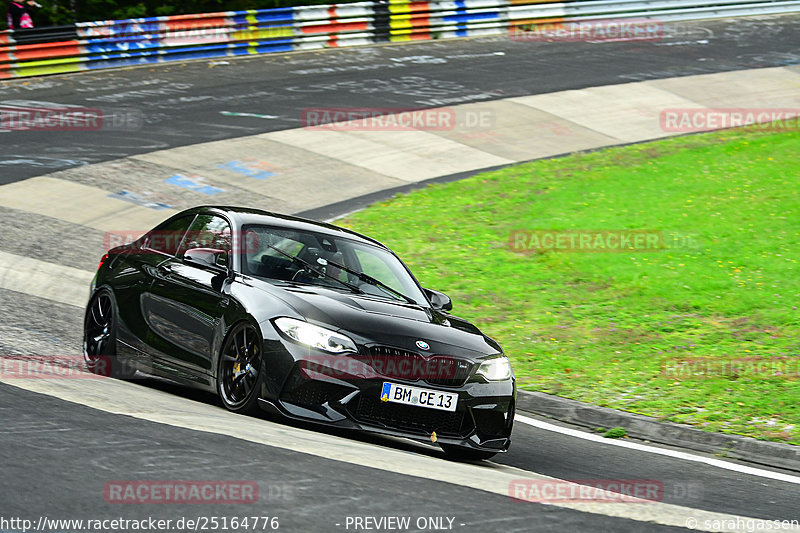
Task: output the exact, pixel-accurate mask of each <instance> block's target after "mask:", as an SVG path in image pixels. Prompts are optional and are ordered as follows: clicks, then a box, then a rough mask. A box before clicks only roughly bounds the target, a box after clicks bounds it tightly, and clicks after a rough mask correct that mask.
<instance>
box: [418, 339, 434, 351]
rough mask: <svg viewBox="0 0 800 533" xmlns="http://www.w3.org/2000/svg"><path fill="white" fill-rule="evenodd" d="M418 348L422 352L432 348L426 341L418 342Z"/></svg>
mask: <svg viewBox="0 0 800 533" xmlns="http://www.w3.org/2000/svg"><path fill="white" fill-rule="evenodd" d="M417 348H419V349H420V350H426V351H427V350H430V349H431V347H430V346H429V345H428V343H427V342H425V341H417Z"/></svg>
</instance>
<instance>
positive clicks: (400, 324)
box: [252, 280, 501, 358]
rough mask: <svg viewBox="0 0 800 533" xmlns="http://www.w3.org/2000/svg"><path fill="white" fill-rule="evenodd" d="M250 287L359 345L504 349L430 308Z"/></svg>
mask: <svg viewBox="0 0 800 533" xmlns="http://www.w3.org/2000/svg"><path fill="white" fill-rule="evenodd" d="M252 285H253V286H254V287H258V288H259V289H261V290H263V291H264V292H267V293H269V294H270V295H272V296H274V297H278V298H280V299H281V300H283V301H284V302H285V303H286V304H288V305H289V307H291V308H292V309H293V310H294V311H295V312H296V313H297V318H302V319H304V320H308V321H309V322H314V323H317V324H319V325H322V326H325V327H329V328H333V329H337V330H340V331H341V332H343V333H346V334H347V335H349V336H350V337H352V338H353V340H355V341H356V342H357V343H359V344H382V345H386V346H392V347H396V348H404V349H407V350H412V351H416V352H422V353H425V352H429V353H432V354H434V353H436V354H447V355H463V356H469V357H478V358H480V357H481V356H486V355H491V354H496V353H498V352H500V351H501V349H500V346H499V345H498V344H497V343H496V342H495V341H494V340H492V339H490V338H489V337H486V336H485V335H483V334H482V333H481V332H480V330H479V329H478V328H476V327H475V326H474V325H472V324H471V323H469V322H467V321H466V320H463V319H460V318H457V317H454V316H452V315H447V314H444V313H441V312H438V311H436V310H434V309H431V308H430V307H427V306H421V305H411V304H407V303H405V302H400V301H396V302H395V301H392V300H388V299H383V298H377V297H372V296H365V295H360V294H351V293H343V292H340V291H337V290H332V289H328V288H325V287H315V286H309V285H303V286H283V287H281V286H276V285H273V284H270V283H267V282H265V281H261V280H253V282H252ZM417 341H422V343H423V344H422V345H423V346H425V344H427V345H428V346H429V349H428V350H423V349H421V348H420V346H419V345H418V344H417Z"/></svg>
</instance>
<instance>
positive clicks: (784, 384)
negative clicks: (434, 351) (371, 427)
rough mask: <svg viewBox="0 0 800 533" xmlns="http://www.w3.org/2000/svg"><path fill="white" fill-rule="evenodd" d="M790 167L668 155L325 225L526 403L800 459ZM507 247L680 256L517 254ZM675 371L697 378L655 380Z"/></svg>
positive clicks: (791, 137)
mask: <svg viewBox="0 0 800 533" xmlns="http://www.w3.org/2000/svg"><path fill="white" fill-rule="evenodd" d="M798 155H800V132H785V133H775V132H764V131H754V130H751V129H743V130H729V131H724V132H717V133H712V134H703V135H694V136H688V137H680V138H673V139H667V140H663V141H658V142H652V143H646V144H640V145H633V146H627V147H618V148H611V149H605V150H602V151H597V152H591V153H579V154H574V155H571V156H569V157H564V158H558V159H550V160H541V161H535V162H532V163H527V164H523V165H519V166H515V167H511V168H507V169H504V170H499V171H496V172H490V173H485V174H481V175H478V176H475V177H472V178H469V179H466V180H463V181H458V182H454V183H449V184H441V185H435V186H430V187H427V188H425V189H422V190H419V191H415V192H413V193H410V194H407V195H399V196H396V197H395V198H393V199H391V200H390V201H387V202H384V203H380V204H376V205H373V206H371V207H369V208H368V209H366V210H364V211H361V212H358V213H355V214H353V215H351V216H350V217H348V218H347V219H344V220H341V221H339V222H338V223H339V224H341V225H344V226H347V227H351V228H353V229H355V230H357V231H361V232H364V233H366V234H368V235H370V236H373V237H376V238H378V239H380V240H382V241H383V242H385V243H386V244H387V245H389V246H390V247H392V248H393V249H394V250H395V251H396V252H398V254H399V255H400V256H401V257H402V258H403V259H404V260H405V261H406V262H407V263H408V264H409V265H410V266H411V268H412V270H413V271H414V272H415V274H416V275H417V276H418V278H419V279H420V281H421V282H422V284H423V285H425V286H428V287H431V288H436V289H439V290H442V291H444V292H446V293H448V294H449V295H450V296H451V297H452V298H453V301H454V305H455V308H454V311H453V312H454V313H455V314H457V315H460V316H463V317H465V318H467V319H470V320H472V321H474V322H475V323H476V324H477V325H478V326H479V327H481V329H483V331H484V332H486V333H487V334H488V335H490V336H492V337H494V338H495V339H497V340H498V341H499V342H500V343H501V344H502V345H503V347H504V349H505V351H506V353H507V354H508V355H509V357H510V358H511V359H512V362H513V365H514V369H515V372H516V375H517V378H518V384H519V385H520V386H521V387H522V388H524V389H528V390H539V391H544V392H549V393H553V394H558V395H560V396H564V397H568V398H574V399H577V400H581V401H585V402H591V403H594V404H597V405H602V406H607V407H614V408H618V409H624V410H627V411H631V412H636V413H641V414H647V415H653V416H657V417H661V418H663V419H667V420H671V421H675V422H682V423H688V424H693V425H696V426H698V427H701V428H705V429H707V430H712V431H722V432H729V433H738V434H744V435H751V436H754V437H757V438H761V439H769V440H775V441H781V442H791V443H794V444H800V427H799V426H800V401H798V400H800V381H798V375H797V374H798V372H800V348H799V347H798V346H799V345H800V309H798V307H800V272H798V262H797V261H798V256H800V253H798V247H799V246H800V239H799V238H798V236H800V215H799V214H798V209H800V192H798V191H799V190H800V187H799V185H800V157H798ZM520 229H523V230H524V229H531V230H532V229H547V230H550V229H553V230H564V229H578V230H612V231H613V230H622V229H637V230H655V231H661V232H663V233H664V235H665V236H667V238H670V237H675V239H676V240H674V241H673V240H671V241H670V243H671V244H670V247H669V248H668V249H664V250H661V251H655V252H626V253H579V252H572V253H564V252H552V251H548V252H543V253H528V254H521V253H517V252H514V251H512V250H511V249H510V247H509V235H510V234H511V232H512V231H514V230H520ZM682 361H693V362H694V364H695V366H694V367H693V368H695V370H697V371H699V370H703V369H705V373H704V374H702V375H698V374H697V372H695V373H688V372H684V373H678V374H676V373H675V372H672V373H670V372H667V371H665V369H666V368H671V367H675V366H676V365H678V366H679V365H680V364H681V362H682ZM728 361H740V362H739V363H736V364H738V365H739V366H738V367H737V366H735V365H734V366H733V367H731V366H730V364H729V365H728V366H725V364H724V363H725V362H728ZM757 364H759V365H760V366H758V365H757Z"/></svg>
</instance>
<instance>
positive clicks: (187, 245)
mask: <svg viewBox="0 0 800 533" xmlns="http://www.w3.org/2000/svg"><path fill="white" fill-rule="evenodd" d="M231 247H232V243H231V226H230V224H228V221H227V220H225V219H224V218H222V217H218V216H215V215H198V216H197V218H196V219H195V220H194V222H193V223H192V225H191V227H190V228H189V232H188V233H187V234H186V239H184V241H183V245H181V249H180V252H179V253H178V256H179V257H183V254H185V253H186V251H187V250H194V249H196V248H208V249H212V250H224V251H226V252H227V253H228V256H229V257H230V252H231Z"/></svg>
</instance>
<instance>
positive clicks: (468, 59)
mask: <svg viewBox="0 0 800 533" xmlns="http://www.w3.org/2000/svg"><path fill="white" fill-rule="evenodd" d="M685 28H686V30H685V34H684V35H681V36H675V38H672V39H671V40H669V41H665V42H662V43H602V44H599V45H588V43H558V44H557V45H556V46H546V44H548V43H519V42H510V41H508V40H507V39H501V38H483V39H468V40H459V41H449V42H445V41H442V42H431V43H422V44H408V45H396V46H380V47H370V48H365V49H352V50H329V51H324V52H313V53H298V54H288V55H280V56H264V57H258V58H247V59H241V60H231V61H227V62H221V63H220V62H192V63H186V64H180V65H165V66H157V67H148V68H135V69H128V70H119V71H109V72H103V73H91V74H79V75H74V76H55V77H47V78H37V79H32V80H16V81H13V82H4V83H2V84H0V91H2V101H1V102H0V105H2V104H5V105H17V104H19V103H20V102H21V101H25V102H30V101H34V102H48V101H57V102H59V103H62V104H63V103H70V104H73V105H81V106H92V107H104V108H114V109H123V108H124V109H138V110H140V111H142V116H144V117H147V120H148V122H147V124H146V127H145V128H144V129H142V130H140V131H138V132H134V133H133V134H131V132H118V133H115V132H110V133H109V132H102V133H97V134H91V133H83V134H81V135H80V136H70V135H63V134H62V135H53V134H52V133H46V132H38V133H34V132H30V133H20V132H13V134H12V133H0V136H2V137H0V138H2V139H3V141H4V142H3V144H2V145H0V183H11V182H14V181H18V180H22V179H25V178H29V177H33V176H37V175H40V174H44V173H47V172H52V171H54V170H59V169H63V168H69V167H71V166H74V165H75V164H78V163H95V162H100V161H106V160H110V159H114V158H118V157H123V156H128V155H132V154H137V153H147V152H151V151H154V150H159V149H164V148H170V147H175V146H181V145H186V144H195V143H198V142H206V141H210V140H219V139H225V138H232V137H239V136H245V135H253V134H256V133H261V132H267V131H277V130H281V129H286V128H295V127H297V126H298V125H299V118H298V117H299V116H300V110H302V109H304V108H307V107H319V106H353V105H359V106H380V107H417V106H424V107H437V106H441V105H449V104H455V103H462V102H469V101H482V100H484V99H486V100H491V99H497V98H505V97H508V96H522V95H527V94H539V93H545V92H552V91H558V90H565V89H577V88H583V87H589V86H597V85H607V84H617V83H622V82H629V81H638V80H647V79H658V78H663V77H674V76H684V75H692V74H699V73H710V72H720V71H728V70H738V69H742V68H758V67H768V66H783V65H788V64H797V63H798V62H800V45H799V43H798V41H797V39H796V36H797V35H798V34H800V32H798V30H800V17H780V18H769V19H746V20H737V21H715V22H698V23H692V24H687V25H685ZM210 73H213V74H210ZM9 102H12V104H9ZM242 113H249V114H250V115H241V114H242ZM253 115H260V116H253ZM269 116H274V117H277V118H265V117H269ZM198 125H200V126H202V127H198ZM11 135H13V137H10V136H11ZM7 139H10V141H9V142H6V140H7ZM3 214H4V216H6V217H9V216H11V217H13V218H15V224H12V226H11V229H10V230H9V231H8V232H7V234H6V235H5V236H0V250H2V251H5V252H12V253H15V254H19V255H25V256H32V257H38V258H40V259H44V260H47V261H51V262H58V261H59V258H60V257H61V256H65V257H69V258H70V261H69V263H70V264H79V265H81V266H82V267H84V268H85V269H87V270H91V269H93V268H94V267H95V266H96V258H94V257H86V256H85V254H82V253H81V246H80V243H81V242H82V241H83V240H85V239H88V238H89V237H90V236H87V235H86V231H89V232H92V231H94V232H95V233H97V230H86V228H83V227H79V226H75V225H70V224H66V223H63V222H60V221H57V220H47V219H45V220H42V219H38V218H36V217H30V216H27V215H26V214H25V213H16V212H14V211H13V210H7V209H4V210H3ZM37 225H41V228H38V227H37ZM32 230H33V231H32ZM26 232H27V233H34V234H35V236H32V237H30V238H27V237H25V234H26ZM78 233H79V234H78ZM65 236H74V239H71V238H70V239H65ZM91 236H94V237H96V236H97V235H91ZM37 239H38V243H34V242H32V241H34V240H37ZM65 240H69V242H70V244H69V245H67V246H64V245H63V244H62V245H59V242H62V243H63V242H64V241H65ZM81 313H82V311H81V310H80V309H79V308H76V307H74V306H71V305H65V304H60V303H55V302H53V301H52V300H44V299H41V298H37V297H36V296H32V295H29V294H25V293H24V291H13V290H7V289H1V290H0V353H3V354H13V353H41V354H53V353H76V351H77V347H78V346H79V343H80V334H81V333H80V327H81V326H80V322H81ZM121 385H123V386H124V387H131V388H132V389H131V390H134V389H135V390H136V391H139V392H142V393H143V394H145V395H147V394H149V393H155V392H159V391H166V392H168V393H170V394H171V395H174V396H175V397H176V398H183V399H188V400H190V401H192V402H198V403H199V404H202V405H207V406H216V405H218V404H217V403H216V400H215V399H214V398H213V396H210V395H205V394H200V393H196V392H194V391H188V390H186V389H183V388H180V387H175V386H172V385H167V384H164V383H163V382H160V381H157V380H146V381H142V382H139V381H136V382H132V383H129V384H124V383H123V384H121ZM218 408H219V409H220V410H221V409H222V408H221V407H218ZM0 411H2V413H3V416H2V420H3V423H2V427H0V450H2V451H0V457H2V460H3V466H2V474H3V475H2V478H0V494H2V501H3V505H2V510H0V513H1V514H2V516H3V517H6V518H8V517H11V516H17V517H26V518H31V519H34V520H35V519H36V518H38V517H39V516H45V515H46V516H49V517H52V518H83V519H86V518H111V517H117V516H122V517H129V518H136V519H141V518H144V517H145V516H147V515H149V516H163V517H167V518H175V517H178V516H195V517H196V516H198V515H204V516H211V515H216V516H227V517H233V516H243V515H252V514H258V515H260V516H263V515H269V516H272V515H277V516H279V517H280V519H281V528H280V529H283V530H288V531H311V532H316V531H340V530H341V531H346V530H347V529H346V528H345V527H344V523H345V522H344V520H346V517H347V516H351V517H352V516H367V515H372V516H403V515H405V516H411V517H413V518H414V519H415V520H416V518H418V517H427V516H448V517H453V518H454V519H455V523H456V524H464V525H463V526H461V525H458V526H457V527H454V529H455V530H460V531H509V532H511V531H590V530H601V531H648V532H649V531H661V530H665V529H667V527H668V526H663V525H657V524H653V523H647V522H641V521H635V520H629V519H624V518H619V517H610V516H604V515H603V514H602V513H600V514H598V513H587V512H581V511H578V510H575V509H567V508H558V507H554V506H548V505H542V504H535V503H519V502H515V501H513V500H511V499H510V498H508V497H504V496H500V495H498V494H493V493H488V492H485V491H481V490H478V489H475V488H470V487H466V486H462V485H458V484H454V483H446V482H442V481H430V480H423V479H422V478H420V477H418V476H413V475H403V474H399V473H397V472H388V471H386V470H377V469H374V468H368V467H365V466H362V465H357V464H353V463H348V462H343V461H335V460H331V459H327V458H324V457H320V456H317V455H313V454H309V453H298V452H296V451H291V450H288V449H286V448H281V447H276V446H269V445H266V444H263V443H256V442H252V441H246V440H242V439H239V438H236V436H235V433H236V430H235V427H232V428H231V430H230V434H228V435H220V434H217V433H210V432H205V431H199V430H192V429H187V428H184V427H175V426H173V425H169V424H163V423H156V422H153V421H149V420H145V419H141V418H136V417H134V416H130V415H126V414H116V413H115V412H105V411H103V410H99V409H94V408H91V407H86V406H83V405H78V404H76V403H73V402H66V401H64V400H61V399H58V398H56V397H54V396H53V395H42V394H38V393H36V392H32V391H31V390H27V389H24V388H19V387H16V386H14V381H13V380H4V382H3V383H0ZM256 423H263V424H265V427H266V425H269V427H274V426H275V423H274V422H273V421H270V420H268V419H264V420H263V421H261V420H257V421H256ZM277 427H278V428H279V430H280V428H284V430H285V431H286V432H291V431H293V430H295V429H297V428H298V427H299V428H301V429H302V428H304V427H305V426H302V425H296V424H281V423H278V424H277ZM323 433H331V432H325V431H323ZM331 434H332V435H333V436H337V434H335V433H331ZM346 440H352V441H353V442H359V441H364V442H367V443H371V444H374V445H375V446H376V447H386V448H390V449H394V450H400V451H402V452H405V453H407V454H408V457H409V462H412V460H413V459H414V458H415V457H417V456H420V455H421V456H433V457H439V456H440V454H439V452H437V451H436V450H433V449H431V450H428V449H427V448H422V447H420V446H417V445H409V444H406V443H403V442H401V441H395V440H387V439H380V438H373V437H365V436H361V437H359V436H354V437H352V438H351V437H348V438H347V439H345V441H346ZM492 464H494V465H501V466H503V467H512V468H514V469H518V473H519V476H520V477H525V476H526V473H528V472H534V473H537V474H540V475H545V476H553V477H557V478H560V479H571V480H586V479H606V480H610V479H623V480H635V479H640V480H641V479H648V480H657V481H659V482H661V483H663V484H664V487H665V493H664V502H665V503H671V504H675V505H680V506H683V507H688V508H691V509H700V510H706V511H713V512H717V513H726V514H730V515H744V516H750V517H756V518H762V519H770V520H776V519H789V520H791V519H798V518H800V517H798V508H797V503H796V502H797V501H800V486H798V484H796V483H787V482H782V481H776V480H772V479H769V478H766V477H757V476H752V475H746V474H741V473H736V472H731V471H726V470H720V469H717V468H714V467H712V466H708V465H703V464H696V463H689V462H686V461H681V460H679V459H675V458H669V457H664V456H658V455H653V454H649V453H646V452H639V451H631V450H626V449H623V448H617V447H614V446H613V445H611V444H603V443H592V442H587V441H584V440H579V439H575V438H572V437H569V436H566V435H562V434H558V433H554V432H550V431H544V430H541V429H538V428H534V427H530V426H526V425H524V424H519V423H518V424H517V425H516V427H515V431H514V444H513V445H512V449H511V451H510V452H509V453H508V454H506V455H503V456H498V458H497V459H496V460H495V461H493V463H489V464H487V466H486V468H487V469H492V468H494V467H493V466H492ZM454 468H455V467H454ZM120 479H159V480H165V479H239V480H254V481H257V482H258V483H259V487H260V493H261V498H260V500H259V503H258V504H256V506H257V508H258V509H257V511H256V512H255V513H253V509H251V508H250V506H247V505H239V506H226V505H216V506H215V505H194V506H193V505H161V506H159V505H120V504H112V503H108V502H106V501H105V500H104V497H103V486H104V484H105V483H107V482H109V481H114V480H120ZM637 505H641V504H637ZM643 505H647V504H643ZM687 518H690V516H687ZM337 523H338V524H341V525H340V526H337V525H336V524H337ZM0 529H4V528H3V527H2V523H0ZM670 529H676V528H670ZM350 530H353V529H350Z"/></svg>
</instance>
